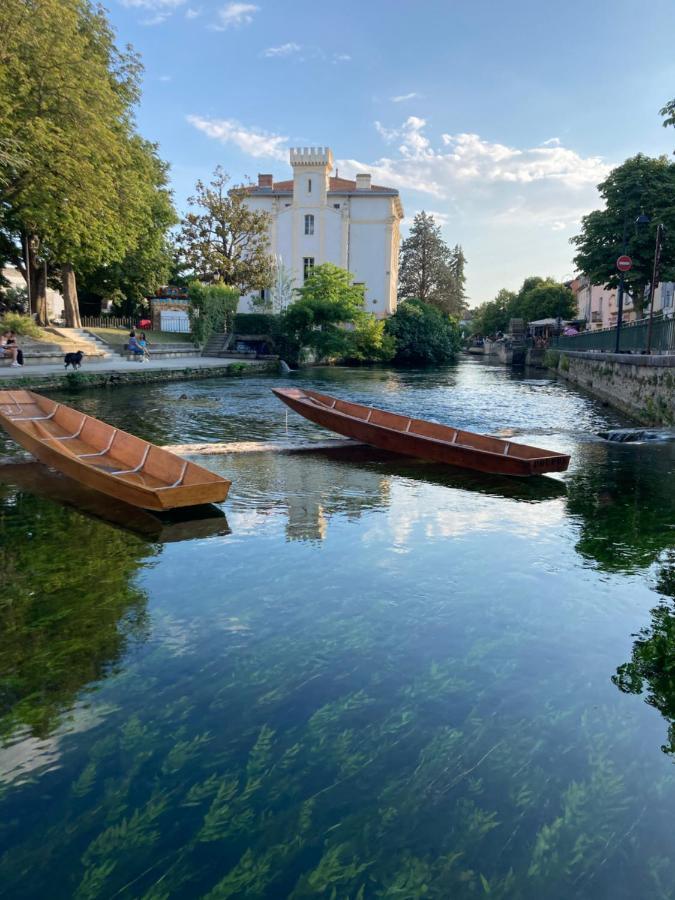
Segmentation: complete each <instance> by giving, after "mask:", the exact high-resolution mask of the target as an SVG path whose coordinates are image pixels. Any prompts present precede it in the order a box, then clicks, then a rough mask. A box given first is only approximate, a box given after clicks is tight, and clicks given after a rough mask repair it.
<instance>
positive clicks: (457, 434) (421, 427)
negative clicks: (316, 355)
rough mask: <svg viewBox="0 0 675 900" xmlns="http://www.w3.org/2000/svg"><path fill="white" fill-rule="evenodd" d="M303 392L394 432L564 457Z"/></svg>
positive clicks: (522, 454) (526, 455) (506, 452)
mask: <svg viewBox="0 0 675 900" xmlns="http://www.w3.org/2000/svg"><path fill="white" fill-rule="evenodd" d="M302 393H303V394H304V396H305V397H306V398H307V400H309V401H310V402H312V403H314V404H316V405H317V406H321V407H324V408H326V409H330V410H331V411H333V412H338V413H342V414H343V415H345V416H350V417H351V418H354V419H360V420H361V421H363V422H368V423H369V424H371V425H379V426H380V427H382V428H391V429H392V430H393V431H398V432H403V433H408V434H413V435H419V436H420V437H425V438H430V439H431V440H435V441H443V442H445V443H447V444H457V445H458V446H460V447H469V448H470V449H472V450H482V451H484V452H485V451H487V452H488V453H498V454H501V455H503V456H512V457H515V458H517V459H524V460H532V459H547V458H550V457H559V456H560V454H559V453H554V452H552V451H548V450H542V449H540V448H538V447H529V446H527V445H526V444H517V443H514V442H512V441H505V440H502V439H501V438H495V437H490V436H489V435H482V434H475V433H474V432H472V431H462V430H461V429H458V428H453V427H452V426H449V425H440V424H437V423H435V422H427V421H424V420H423V419H413V418H410V417H409V416H402V415H399V414H398V413H390V412H385V411H384V410H381V409H373V408H371V407H370V406H362V405H361V404H360V403H350V402H349V401H347V400H338V399H336V398H335V397H329V396H327V395H325V394H320V393H318V392H317V391H303V392H302Z"/></svg>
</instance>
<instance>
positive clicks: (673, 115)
mask: <svg viewBox="0 0 675 900" xmlns="http://www.w3.org/2000/svg"><path fill="white" fill-rule="evenodd" d="M659 115H660V116H663V122H662V125H663V127H664V128H667V127H668V126H669V125H675V99H673V100H669V101H668V103H666V105H665V106H664V107H663V109H661V110H659Z"/></svg>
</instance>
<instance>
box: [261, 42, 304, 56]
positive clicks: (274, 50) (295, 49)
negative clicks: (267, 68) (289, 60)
mask: <svg viewBox="0 0 675 900" xmlns="http://www.w3.org/2000/svg"><path fill="white" fill-rule="evenodd" d="M301 49H302V47H301V46H300V44H296V43H295V41H289V42H288V43H287V44H280V45H279V46H278V47H268V48H267V50H263V54H262V55H263V56H268V57H275V56H292V55H293V54H294V53H299V51H300V50H301Z"/></svg>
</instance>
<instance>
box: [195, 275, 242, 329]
mask: <svg viewBox="0 0 675 900" xmlns="http://www.w3.org/2000/svg"><path fill="white" fill-rule="evenodd" d="M188 300H189V303H190V307H189V315H190V328H191V329H192V334H193V336H194V339H195V341H197V343H199V344H205V343H206V341H208V339H209V338H210V337H211V335H212V334H224V333H225V332H226V331H231V330H232V323H233V321H234V316H235V313H236V311H237V304H238V303H239V291H238V290H237V289H236V288H233V287H227V286H226V285H224V284H202V283H201V281H191V282H190V284H189V285H188Z"/></svg>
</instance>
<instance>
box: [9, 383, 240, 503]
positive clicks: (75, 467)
mask: <svg viewBox="0 0 675 900" xmlns="http://www.w3.org/2000/svg"><path fill="white" fill-rule="evenodd" d="M9 393H10V392H0V400H1V401H3V402H5V403H7V404H8V406H6V407H4V408H3V409H1V410H0V425H2V427H3V428H4V430H5V431H6V432H7V434H9V436H10V437H11V438H12V439H13V440H14V441H16V443H17V444H20V445H21V446H22V447H23V448H24V449H25V450H28V452H29V453H31V454H32V455H33V456H34V457H35V458H36V459H38V460H39V461H40V462H42V463H44V464H45V465H46V466H50V467H52V468H54V469H57V470H58V471H60V472H63V473H64V475H67V476H68V477H69V478H72V479H74V480H75V481H78V482H80V483H81V484H83V485H85V486H86V487H89V488H92V489H93V490H96V491H99V492H101V493H102V494H107V495H108V496H110V497H114V498H115V499H117V500H122V501H123V502H124V503H129V504H131V505H132V506H137V507H140V508H142V509H149V510H154V511H158V512H161V511H163V510H170V509H175V508H178V507H187V506H197V505H200V504H203V503H220V502H222V501H224V500H225V499H226V498H227V494H228V491H229V489H230V482H229V481H228V480H226V479H224V478H221V477H220V476H215V475H214V473H211V472H208V471H207V470H204V469H201V467H198V466H195V465H194V464H192V463H190V464H188V465H189V466H191V468H192V469H193V470H195V471H201V472H203V473H204V478H205V479H206V480H205V482H204V483H194V484H184V483H183V484H176V485H175V486H163V485H160V487H148V486H146V485H144V484H143V483H141V482H142V480H143V477H142V476H143V471H142V470H141V471H139V472H138V474H136V475H134V474H131V472H132V468H131V464H130V467H129V469H126V467H125V465H124V464H123V463H122V464H121V466H122V469H124V470H125V471H127V472H129V473H130V474H129V475H128V476H127V477H116V476H115V475H113V474H112V473H111V471H110V470H108V471H106V469H104V468H97V467H96V464H91V463H86V462H84V461H83V460H81V459H79V458H78V456H77V455H76V454H74V453H72V452H69V451H68V449H67V447H66V444H65V442H63V443H62V442H60V441H58V440H55V439H54V438H53V436H52V434H51V432H49V430H48V429H47V428H46V427H43V428H42V432H43V433H42V434H41V433H37V432H35V431H34V430H31V425H32V421H31V420H28V421H26V420H20V419H19V420H17V418H15V417H13V416H12V415H11V414H10V413H9V412H8V410H11V409H12V407H11V403H12V402H16V398H17V396H21V397H22V398H24V399H23V400H22V402H23V404H24V405H28V404H32V405H33V406H37V405H38V404H39V403H40V402H47V403H50V402H51V401H46V398H42V397H40V395H39V394H33V393H31V392H29V391H24V392H11V396H12V399H11V400H7V399H6V398H5V397H4V396H3V394H9ZM54 405H55V406H60V407H61V408H62V409H63V410H66V411H67V412H68V413H71V414H72V413H74V411H73V410H71V409H70V408H69V407H65V406H64V405H63V404H54ZM79 415H81V414H79ZM84 418H85V419H86V420H87V422H88V423H93V425H94V427H95V426H96V425H99V426H101V427H102V428H104V429H108V431H107V432H105V435H107V434H109V433H110V431H111V427H110V426H108V425H106V424H105V423H103V422H100V420H98V419H94V418H93V417H91V416H85V417H84ZM47 421H48V420H47ZM54 421H55V422H56V419H54ZM38 427H40V423H39V422H38ZM115 433H116V434H117V435H119V436H120V437H121V438H122V439H126V441H127V442H128V443H129V444H130V445H132V447H133V448H134V449H133V452H134V454H135V456H136V458H138V457H140V455H141V450H142V449H143V448H144V447H146V446H148V444H147V442H145V441H141V440H140V439H138V438H134V437H133V436H132V435H127V434H126V432H122V431H119V430H115ZM96 446H98V445H96ZM149 447H150V448H151V449H152V448H153V445H149ZM85 449H86V448H85ZM154 452H155V454H157V453H160V454H161V455H162V457H166V458H167V459H169V458H170V459H171V460H172V461H173V462H174V463H175V462H176V461H178V462H179V463H180V464H181V465H185V463H184V461H182V460H180V458H179V457H175V456H174V455H173V454H167V453H166V451H162V450H161V448H154ZM88 456H89V457H92V456H100V457H101V458H104V457H105V454H104V453H103V454H98V453H97V454H94V453H89V454H88ZM112 468H113V469H114V466H113V467H112ZM134 479H138V482H139V483H134ZM154 480H155V481H158V479H157V478H155V479H154ZM169 483H170V484H171V481H170V482H169Z"/></svg>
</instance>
